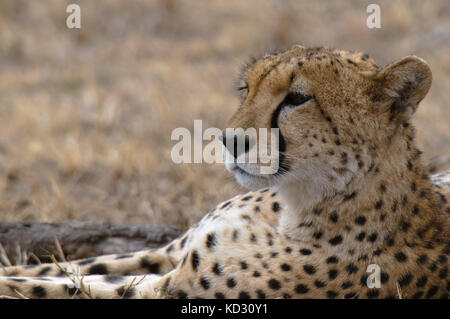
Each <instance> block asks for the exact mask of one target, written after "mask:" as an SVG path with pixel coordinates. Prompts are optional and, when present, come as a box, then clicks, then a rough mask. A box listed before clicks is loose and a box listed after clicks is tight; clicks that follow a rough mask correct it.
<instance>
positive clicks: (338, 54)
mask: <svg viewBox="0 0 450 319" xmlns="http://www.w3.org/2000/svg"><path fill="white" fill-rule="evenodd" d="M327 61H328V62H330V63H331V61H333V62H332V63H338V64H340V66H341V67H344V68H349V69H351V70H356V71H359V72H373V73H375V72H377V71H378V70H379V69H380V67H379V66H378V65H377V63H376V62H375V61H374V60H373V59H372V58H371V57H369V55H368V54H367V53H364V52H357V51H347V50H340V49H334V48H328V47H316V48H304V47H301V46H294V47H293V48H291V49H289V50H285V51H279V52H270V53H265V54H263V55H261V56H259V57H253V58H251V59H250V61H249V62H248V63H246V64H245V65H244V67H243V68H242V70H241V75H240V79H241V80H242V81H243V82H246V83H247V82H248V81H251V82H255V83H257V82H260V81H261V80H263V79H264V78H265V77H266V76H267V74H269V73H270V72H271V71H272V70H273V69H275V68H277V67H278V66H280V65H281V64H289V63H301V64H305V65H308V66H309V67H311V68H314V67H315V66H317V67H319V65H322V64H323V63H324V62H327Z"/></svg>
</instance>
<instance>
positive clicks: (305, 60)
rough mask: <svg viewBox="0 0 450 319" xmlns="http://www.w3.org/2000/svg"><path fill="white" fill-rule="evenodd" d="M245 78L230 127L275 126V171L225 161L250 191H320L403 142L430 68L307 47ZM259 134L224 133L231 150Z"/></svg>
mask: <svg viewBox="0 0 450 319" xmlns="http://www.w3.org/2000/svg"><path fill="white" fill-rule="evenodd" d="M241 78H242V84H241V86H240V88H239V91H240V93H241V94H242V96H241V104H240V106H239V108H238V110H237V111H236V112H235V114H234V115H233V116H232V118H231V120H230V122H229V124H228V127H229V128H242V129H243V130H246V129H248V128H256V129H259V128H267V129H270V128H278V129H279V135H278V138H277V139H273V138H272V141H271V138H270V135H269V138H267V143H276V144H277V148H276V149H277V150H278V152H277V154H276V155H277V159H278V161H274V162H275V164H276V167H274V169H273V174H261V173H260V168H261V165H262V164H260V163H238V162H237V161H236V160H232V161H227V162H226V168H227V169H228V171H230V172H232V173H233V174H234V176H235V178H236V180H237V181H238V182H239V183H240V184H241V185H242V186H244V187H246V188H249V189H256V188H261V187H267V186H271V187H272V186H276V185H278V186H285V187H293V186H294V185H299V184H302V185H307V186H308V188H309V189H310V191H312V192H314V193H320V194H321V195H322V196H323V195H327V194H330V193H335V192H337V191H341V190H343V189H344V188H346V187H347V185H348V184H349V183H351V182H352V181H353V180H355V179H358V178H361V177H363V176H364V174H365V173H367V171H368V170H369V169H370V168H371V166H373V165H374V164H376V162H377V161H378V160H379V159H381V158H383V156H386V154H387V153H389V152H392V151H393V150H395V147H396V145H395V143H402V141H404V138H405V135H406V133H405V132H404V130H402V128H403V127H406V126H407V124H406V123H408V121H409V118H410V116H411V115H412V114H413V113H414V111H415V110H416V108H417V105H418V103H419V102H420V101H421V100H422V99H423V98H424V97H425V95H426V94H427V92H428V90H429V88H430V85H431V71H430V68H429V66H428V65H427V63H426V62H425V61H424V60H422V59H420V58H418V57H415V56H407V57H405V58H403V59H401V60H400V61H397V62H395V63H392V64H390V65H388V66H386V67H385V68H380V67H379V66H377V65H376V64H375V62H374V61H373V60H372V59H371V58H369V57H368V56H367V55H366V54H363V53H351V52H347V51H341V50H333V49H329V48H303V47H294V48H293V49H290V50H287V51H284V52H281V53H278V54H268V55H265V56H263V57H261V58H259V59H255V60H254V61H252V62H251V63H249V64H248V65H247V66H246V67H245V68H244V70H243V72H242V76H241ZM258 134H259V133H258ZM254 138H255V137H250V138H249V137H248V136H247V137H245V136H239V134H234V135H232V136H230V134H228V133H227V132H226V131H224V134H223V142H224V144H225V146H226V147H227V148H228V149H229V150H231V148H230V145H231V146H233V147H234V148H235V147H236V146H235V145H236V141H237V140H239V139H245V148H244V151H245V152H248V151H249V149H251V148H252V147H254V146H255V145H257V144H258V143H257V142H255V141H253V140H252V139H254ZM256 139H258V135H257V136H256ZM394 141H396V142H395V143H394ZM397 146H398V145H397ZM268 148H269V149H270V147H268ZM237 154H239V152H237ZM233 156H234V157H236V156H235V155H233Z"/></svg>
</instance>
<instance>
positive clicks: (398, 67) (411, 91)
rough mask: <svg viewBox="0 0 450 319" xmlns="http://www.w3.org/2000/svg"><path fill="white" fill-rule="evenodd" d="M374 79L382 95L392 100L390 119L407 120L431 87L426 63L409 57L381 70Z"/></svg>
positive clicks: (429, 71)
mask: <svg viewBox="0 0 450 319" xmlns="http://www.w3.org/2000/svg"><path fill="white" fill-rule="evenodd" d="M376 78H377V80H378V81H380V82H381V85H382V87H383V93H384V94H386V95H387V96H388V97H389V98H391V99H393V100H394V101H393V103H392V105H391V110H390V111H391V119H393V118H395V117H400V118H401V119H404V120H406V119H408V118H409V117H410V116H411V115H412V114H413V113H414V112H415V111H416V109H417V106H418V104H419V103H420V101H422V99H423V98H424V97H425V95H427V93H428V90H429V89H430V86H431V70H430V67H429V66H428V63H427V62H425V61H424V60H422V59H421V58H419V57H416V56H414V55H410V56H407V57H404V58H403V59H401V60H400V61H397V62H394V63H392V64H390V65H388V66H387V67H385V68H384V69H383V70H381V71H380V72H379V73H378V74H377V75H376Z"/></svg>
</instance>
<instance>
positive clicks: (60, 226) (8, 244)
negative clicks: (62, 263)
mask: <svg viewBox="0 0 450 319" xmlns="http://www.w3.org/2000/svg"><path fill="white" fill-rule="evenodd" d="M180 234H181V231H180V230H178V229H177V228H175V227H174V226H171V225H114V224H107V223H93V222H75V221H70V222H62V223H54V224H48V223H35V222H16V223H14V222H0V244H1V245H3V247H4V248H5V252H6V255H7V256H8V257H9V259H10V260H21V258H22V257H23V256H19V255H20V254H21V253H20V252H21V251H22V252H26V253H27V255H29V256H31V255H33V254H34V255H36V256H37V257H38V258H39V260H41V261H42V262H51V259H50V255H55V256H60V255H61V249H62V252H63V254H64V256H65V257H66V258H67V260H73V259H79V258H87V257H93V256H99V255H105V254H118V253H126V252H133V251H138V250H143V249H148V248H154V247H160V246H162V245H164V244H165V243H167V242H169V241H170V240H172V239H174V238H176V237H177V236H179V235H180ZM55 238H56V239H57V240H55ZM58 242H59V243H60V245H61V247H58Z"/></svg>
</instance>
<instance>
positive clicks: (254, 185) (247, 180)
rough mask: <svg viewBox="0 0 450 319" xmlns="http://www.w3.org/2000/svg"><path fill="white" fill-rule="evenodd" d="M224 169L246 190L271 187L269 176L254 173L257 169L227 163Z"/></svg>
mask: <svg viewBox="0 0 450 319" xmlns="http://www.w3.org/2000/svg"><path fill="white" fill-rule="evenodd" d="M226 168H227V170H228V171H229V172H231V173H233V175H234V178H235V179H236V181H237V182H238V183H239V184H240V185H241V186H243V187H245V188H247V189H250V190H255V189H259V188H262V187H267V186H270V185H271V180H270V175H262V174H259V173H257V172H255V171H257V170H258V168H257V167H253V166H251V167H245V165H239V164H237V163H227V164H226Z"/></svg>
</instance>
